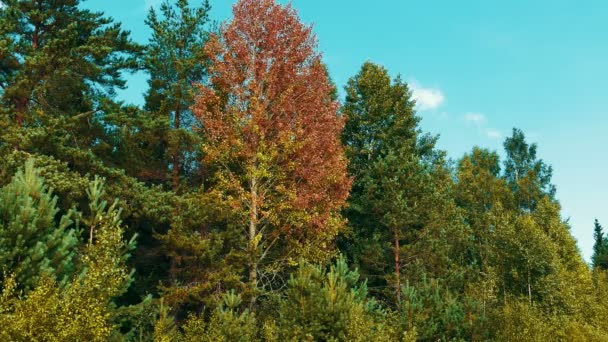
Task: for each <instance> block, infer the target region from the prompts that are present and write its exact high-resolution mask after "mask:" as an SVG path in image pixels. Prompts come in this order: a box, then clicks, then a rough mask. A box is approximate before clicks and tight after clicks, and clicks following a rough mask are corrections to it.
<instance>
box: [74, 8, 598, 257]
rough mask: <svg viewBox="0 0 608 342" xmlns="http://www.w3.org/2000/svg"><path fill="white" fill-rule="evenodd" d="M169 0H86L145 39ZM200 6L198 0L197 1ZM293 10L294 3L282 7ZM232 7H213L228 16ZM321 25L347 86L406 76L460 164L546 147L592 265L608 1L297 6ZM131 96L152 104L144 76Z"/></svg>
mask: <svg viewBox="0 0 608 342" xmlns="http://www.w3.org/2000/svg"><path fill="white" fill-rule="evenodd" d="M160 2H161V1H160V0H87V1H85V2H84V6H85V7H88V8H91V9H94V10H100V11H103V12H105V13H106V14H107V15H109V16H111V17H113V18H114V19H116V20H117V21H119V22H122V24H123V27H124V28H125V29H128V30H130V31H131V32H132V37H133V39H134V40H136V41H138V42H141V43H145V42H146V41H147V39H148V37H149V35H150V31H149V29H148V28H147V27H146V26H145V24H144V19H145V17H146V13H147V11H148V9H149V8H150V7H157V6H158V5H159V4H160ZM191 2H192V3H193V4H196V3H197V0H191ZM279 2H281V3H287V1H279ZM233 3H234V1H233V0H211V6H212V12H211V17H212V18H213V19H214V20H217V21H218V22H221V21H223V20H227V19H228V20H229V18H230V13H231V7H232V5H233ZM292 6H293V7H295V8H296V9H297V10H298V13H299V15H300V17H301V19H302V21H303V22H305V23H306V24H309V25H313V28H314V32H315V33H316V35H317V38H318V41H319V49H320V51H321V52H322V53H323V56H324V61H325V62H326V63H327V65H328V67H329V70H330V74H331V77H332V78H333V80H334V81H335V82H336V84H338V86H339V87H340V88H342V87H343V86H344V85H345V84H346V82H347V80H348V79H349V78H350V77H352V76H353V75H355V74H356V73H357V72H358V70H359V68H360V67H361V65H362V64H363V63H364V62H365V61H368V60H369V61H372V62H375V63H378V64H381V65H383V66H384V67H386V68H387V69H388V70H389V72H390V73H391V75H393V76H397V75H401V77H402V78H403V79H404V80H406V81H407V82H408V83H409V84H410V86H411V88H412V89H413V95H414V97H415V98H416V99H417V101H418V114H419V116H420V117H421V118H422V122H421V128H422V129H423V130H424V131H425V132H430V133H432V134H437V135H439V136H440V139H439V147H440V148H442V149H444V150H446V151H447V152H448V155H449V156H450V157H451V158H453V159H455V160H456V159H458V158H460V157H461V156H462V155H463V154H464V153H466V152H469V151H470V150H471V149H472V148H473V147H474V146H481V147H486V148H490V149H492V150H496V151H498V152H501V151H502V142H503V140H504V138H505V137H506V136H508V135H510V133H511V130H512V128H513V127H517V128H520V129H522V130H523V131H524V133H526V136H527V138H528V140H529V141H532V142H535V143H537V144H538V153H539V156H540V157H541V158H542V159H544V161H545V162H546V163H548V164H550V165H552V166H553V168H554V176H553V182H554V184H555V185H556V186H557V198H558V200H559V201H560V203H561V204H562V207H563V217H564V219H569V222H570V224H571V226H572V233H573V235H574V236H575V238H576V239H577V241H578V244H579V248H580V249H581V251H582V252H583V255H584V256H585V258H586V259H587V260H589V259H590V256H591V251H592V246H593V220H594V219H595V218H598V219H599V220H600V222H604V223H605V225H606V226H608V197H606V196H604V194H606V193H608V182H607V181H606V170H608V158H606V156H607V151H606V148H607V147H608V134H606V133H607V132H606V128H608V115H607V114H608V100H607V95H608V62H607V61H608V43H607V41H606V37H607V36H608V20H606V18H608V1H604V0H582V1H571V0H567V1H565V0H510V1H487V0H463V1H453V0H427V1H417V0H376V1H371V2H370V1H362V0H331V1H328V0H293V1H292ZM128 81H129V83H128V86H129V89H128V90H127V91H124V92H121V93H120V97H121V98H122V99H124V100H125V101H126V102H129V103H134V104H141V103H142V101H143V96H142V93H143V92H144V91H145V90H146V87H147V84H146V78H145V75H141V74H139V75H129V76H128Z"/></svg>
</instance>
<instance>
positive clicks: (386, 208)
mask: <svg viewBox="0 0 608 342" xmlns="http://www.w3.org/2000/svg"><path fill="white" fill-rule="evenodd" d="M346 94H347V97H346V102H345V104H344V107H343V113H344V115H345V117H346V126H345V130H344V132H343V135H342V140H343V143H344V145H345V148H346V152H347V156H348V158H349V159H350V161H351V163H350V166H349V171H350V173H351V176H353V177H354V184H353V189H352V191H351V197H350V199H349V207H348V209H347V210H346V211H345V213H346V217H347V218H348V220H349V222H350V225H351V227H352V236H346V238H345V239H343V240H342V243H341V244H342V248H343V249H344V250H345V251H346V253H347V255H348V256H349V257H350V258H352V259H353V261H354V262H355V264H356V265H357V266H359V267H360V269H361V272H362V275H363V276H364V277H369V281H370V286H371V288H372V289H374V288H376V287H378V288H381V289H387V285H388V288H392V291H393V293H392V294H390V293H386V290H384V291H382V292H384V293H382V296H383V297H385V298H386V299H388V300H389V301H391V302H392V303H393V304H394V305H395V306H396V303H397V302H398V301H399V298H400V291H401V285H402V278H404V277H405V275H404V274H403V273H404V272H402V271H403V269H404V267H405V266H406V265H407V267H408V270H409V271H411V272H406V273H407V277H411V278H412V279H413V278H417V279H418V280H422V278H421V277H420V276H421V275H422V273H424V271H423V270H422V269H421V268H419V267H417V266H420V265H418V262H421V260H419V259H418V258H419V256H421V255H425V258H427V261H430V258H431V257H432V256H434V257H437V258H442V259H443V260H442V261H439V260H437V262H428V264H429V265H430V264H433V265H434V266H436V267H434V270H433V271H432V273H435V272H443V271H440V270H441V269H443V270H444V271H445V270H446V269H447V265H448V263H449V260H447V259H446V258H447V256H448V254H446V253H449V249H450V248H451V247H449V244H446V243H445V242H446V240H445V238H444V237H442V236H441V234H447V233H446V232H448V231H450V233H449V234H450V235H451V242H452V243H454V245H456V244H457V241H458V240H459V239H460V238H461V235H460V233H457V231H458V230H459V229H460V228H463V227H462V225H460V227H459V228H456V227H458V226H459V224H458V220H459V219H458V217H459V214H458V212H457V208H456V206H455V203H454V202H453V198H452V197H451V195H450V193H451V191H452V190H451V188H452V187H453V182H452V180H451V176H450V174H449V172H448V171H447V169H446V168H444V160H443V153H442V152H441V151H437V150H436V149H435V148H434V145H435V141H436V138H434V137H431V136H429V135H423V134H422V133H421V132H420V130H419V128H418V122H419V120H420V119H419V118H418V117H417V116H416V113H415V110H414V106H415V102H414V101H413V100H412V98H411V93H410V91H409V88H408V86H407V84H405V83H404V82H402V81H401V80H400V79H399V78H396V79H395V80H394V81H391V79H390V77H389V75H388V72H387V70H386V69H384V68H382V67H380V66H378V65H375V64H373V63H370V62H367V63H365V64H364V65H363V66H362V68H361V70H360V72H359V73H358V74H357V75H356V76H355V77H353V78H351V79H350V80H349V82H348V86H347V87H346ZM447 213H450V214H447ZM452 229H454V230H453V231H452ZM422 236H424V237H425V238H424V239H423V238H421V237H422ZM431 245H434V247H432V248H431V247H430V246H431ZM439 245H441V246H442V248H438V246H439ZM429 253H430V254H429ZM404 257H405V258H406V260H407V262H404V261H403V259H404ZM410 258H411V259H410ZM446 261H447V262H446ZM415 265H416V266H415ZM429 271H430V270H429ZM375 294H378V293H375ZM393 299H394V300H393Z"/></svg>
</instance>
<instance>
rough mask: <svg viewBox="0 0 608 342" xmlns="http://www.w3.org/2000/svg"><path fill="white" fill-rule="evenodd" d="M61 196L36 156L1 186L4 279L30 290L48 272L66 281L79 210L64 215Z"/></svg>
mask: <svg viewBox="0 0 608 342" xmlns="http://www.w3.org/2000/svg"><path fill="white" fill-rule="evenodd" d="M57 200H58V199H57V197H56V196H53V191H52V190H51V189H50V188H49V187H48V186H46V185H45V184H44V180H43V179H42V178H41V177H40V176H39V175H38V171H37V170H36V169H35V168H34V163H33V160H28V162H27V163H26V164H25V168H24V169H23V170H22V171H19V172H18V173H17V174H16V175H15V176H14V177H13V180H12V181H11V182H10V183H9V184H8V185H6V186H5V187H3V188H0V269H1V270H2V274H0V280H2V279H3V278H4V275H7V274H8V275H12V276H13V277H14V278H15V281H16V282H17V283H18V284H19V287H20V288H22V289H27V290H29V289H32V288H33V287H34V286H35V285H36V284H37V282H38V281H39V279H40V278H41V277H43V276H47V277H50V278H52V279H57V280H58V281H60V282H63V281H65V279H66V277H67V276H68V275H70V274H71V272H73V270H74V257H75V254H76V253H75V252H76V251H75V247H76V245H77V244H78V237H77V233H76V230H75V228H76V227H75V225H74V217H73V216H74V213H73V212H72V213H68V214H65V215H59V209H58V208H57Z"/></svg>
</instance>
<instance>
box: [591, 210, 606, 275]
mask: <svg viewBox="0 0 608 342" xmlns="http://www.w3.org/2000/svg"><path fill="white" fill-rule="evenodd" d="M593 238H594V240H595V243H594V244H593V255H592V257H591V262H592V265H593V267H594V268H601V269H603V270H608V238H606V236H605V235H604V228H603V227H602V225H601V224H600V222H599V221H598V220H597V219H595V222H594V226H593Z"/></svg>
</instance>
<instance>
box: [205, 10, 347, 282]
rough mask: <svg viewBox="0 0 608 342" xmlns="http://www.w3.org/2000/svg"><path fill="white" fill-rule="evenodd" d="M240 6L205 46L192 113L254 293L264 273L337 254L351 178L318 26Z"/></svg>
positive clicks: (267, 277)
mask: <svg viewBox="0 0 608 342" xmlns="http://www.w3.org/2000/svg"><path fill="white" fill-rule="evenodd" d="M233 12H234V18H233V20H232V21H231V22H230V23H229V24H227V25H225V26H224V27H223V28H222V31H221V33H220V35H212V36H211V38H210V40H209V42H208V43H207V46H206V51H207V53H208V55H209V58H210V60H211V63H210V67H209V72H210V75H211V79H210V84H211V85H210V86H201V87H200V88H199V96H198V98H197V101H196V104H195V106H194V113H195V115H196V116H197V117H198V118H199V119H200V121H201V124H202V126H203V129H204V135H205V139H206V143H205V145H204V148H203V153H204V155H205V159H204V162H205V167H206V168H207V169H209V170H210V173H211V179H212V184H210V186H209V187H208V188H209V190H210V191H212V192H213V191H215V192H218V193H221V194H222V196H223V198H225V200H226V201H227V202H228V203H229V204H230V206H232V207H233V208H234V214H233V215H235V217H237V218H238V220H240V222H241V225H242V227H243V228H244V229H245V234H246V237H247V239H248V247H247V253H248V258H249V261H248V269H249V270H248V272H249V284H250V286H251V288H252V289H253V290H254V291H257V290H258V288H259V286H258V281H260V278H259V277H258V276H259V275H261V276H263V277H264V278H265V279H262V280H263V281H264V282H265V283H266V284H270V283H272V280H271V278H272V275H276V274H277V270H279V269H280V268H281V267H280V265H281V264H283V265H284V264H285V261H289V260H292V261H294V262H295V260H297V258H299V257H305V258H307V259H309V260H325V259H327V258H328V256H330V255H331V254H332V252H333V248H332V246H333V240H334V238H335V236H336V234H337V233H338V232H339V231H340V230H341V229H342V227H343V220H342V219H341V218H340V215H339V210H340V209H341V208H342V206H343V204H344V202H345V200H346V197H347V195H348V190H349V187H350V181H349V179H348V178H347V176H346V160H345V158H344V155H343V150H342V146H341V144H340V140H339V134H340V131H341V130H342V127H343V120H342V118H341V117H339V116H338V114H337V109H338V104H337V103H336V102H334V101H332V99H331V93H332V90H333V87H332V86H331V83H330V82H329V80H328V79H327V76H326V69H325V67H324V66H323V64H322V63H321V57H320V55H319V54H318V53H317V52H316V51H315V47H316V40H315V38H314V36H313V35H312V33H311V29H310V28H309V27H306V26H304V25H302V24H301V23H300V22H299V19H298V17H297V15H296V13H295V11H294V10H293V9H292V8H291V7H290V6H287V7H284V6H281V5H278V4H275V3H274V1H272V0H263V1H257V0H256V1H254V0H242V1H239V2H238V3H237V4H236V5H235V6H234V8H233ZM280 260H282V262H281V263H277V262H279V261H280Z"/></svg>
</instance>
